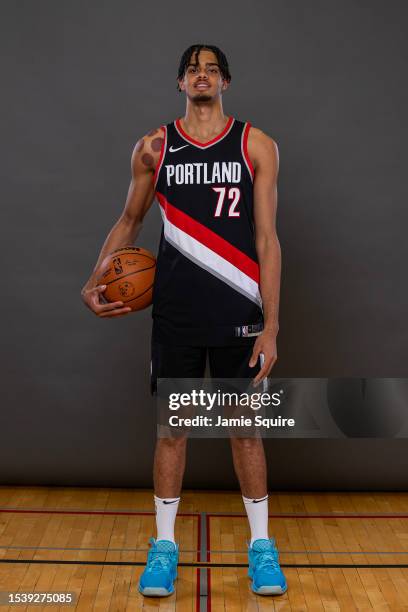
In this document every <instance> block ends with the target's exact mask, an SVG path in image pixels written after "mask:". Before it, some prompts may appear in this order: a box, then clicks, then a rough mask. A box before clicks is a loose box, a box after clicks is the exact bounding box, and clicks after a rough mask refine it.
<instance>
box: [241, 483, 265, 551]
mask: <svg viewBox="0 0 408 612" xmlns="http://www.w3.org/2000/svg"><path fill="white" fill-rule="evenodd" d="M242 499H243V501H244V506H245V510H246V513H247V515H248V520H249V527H250V529H251V544H250V545H251V546H252V544H253V543H254V542H255V540H259V539H263V540H269V536H268V495H266V496H265V497H261V498H259V499H256V498H255V499H253V498H248V497H244V496H242Z"/></svg>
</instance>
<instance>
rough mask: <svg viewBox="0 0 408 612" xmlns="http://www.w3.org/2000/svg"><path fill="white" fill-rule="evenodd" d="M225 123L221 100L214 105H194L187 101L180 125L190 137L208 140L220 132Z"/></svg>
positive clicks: (225, 118)
mask: <svg viewBox="0 0 408 612" xmlns="http://www.w3.org/2000/svg"><path fill="white" fill-rule="evenodd" d="M227 121H228V119H227V117H226V115H224V111H223V108H222V101H221V99H218V100H217V101H216V102H215V103H203V102H202V103H194V102H192V101H191V100H189V99H187V106H186V113H185V115H184V117H183V118H182V120H181V123H182V127H183V129H185V131H186V132H187V133H188V134H190V135H191V136H193V137H194V136H196V137H198V138H199V139H200V138H202V139H208V137H209V136H211V135H212V134H218V133H219V132H221V131H222V130H223V129H224V127H225V125H226V123H227Z"/></svg>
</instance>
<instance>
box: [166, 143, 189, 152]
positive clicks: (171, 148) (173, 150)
mask: <svg viewBox="0 0 408 612" xmlns="http://www.w3.org/2000/svg"><path fill="white" fill-rule="evenodd" d="M188 146H189V145H183V146H182V147H178V148H177V149H175V148H174V147H173V146H171V147H169V151H170V153H175V152H176V151H180V149H184V147H188Z"/></svg>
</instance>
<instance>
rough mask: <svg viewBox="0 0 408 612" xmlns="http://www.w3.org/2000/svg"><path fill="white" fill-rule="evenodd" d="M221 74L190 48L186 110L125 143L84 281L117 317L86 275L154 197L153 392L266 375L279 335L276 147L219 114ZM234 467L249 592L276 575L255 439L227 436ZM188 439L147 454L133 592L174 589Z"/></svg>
mask: <svg viewBox="0 0 408 612" xmlns="http://www.w3.org/2000/svg"><path fill="white" fill-rule="evenodd" d="M230 81H231V75H230V71H229V67H228V62H227V59H226V57H225V55H224V53H222V51H221V50H220V49H219V48H218V47H215V46H212V45H193V46H192V47H190V48H188V49H187V50H186V51H185V53H184V54H183V56H182V58H181V62H180V67H179V72H178V77H177V84H178V89H179V91H181V92H185V95H186V112H185V115H184V117H180V118H179V119H176V120H175V121H174V122H173V121H172V122H170V123H168V124H167V125H163V126H162V127H161V128H159V129H154V130H153V131H151V132H149V133H148V134H146V135H145V136H144V137H143V138H141V139H140V140H139V141H138V142H137V143H136V146H135V148H134V151H133V154H132V160H131V168H132V180H131V183H130V188H129V193H128V196H127V201H126V204H125V207H124V210H123V212H122V214H121V216H120V217H119V219H118V221H117V222H116V223H115V225H114V226H113V228H112V230H111V231H110V233H109V235H108V237H107V238H106V241H105V243H104V245H103V247H102V250H101V253H100V255H99V258H98V261H97V263H96V266H95V269H94V271H93V273H92V275H91V277H90V279H89V280H88V282H87V283H86V285H85V286H84V288H83V289H82V298H83V300H84V302H85V304H86V305H87V306H88V307H89V308H90V309H91V310H92V311H93V312H94V313H95V314H96V315H98V316H99V317H101V318H108V317H118V316H123V315H126V314H127V313H128V312H129V311H130V308H129V307H126V306H124V304H123V302H120V301H118V302H114V303H110V304H106V303H102V302H101V300H100V295H101V292H102V291H103V286H98V285H97V283H96V280H95V279H96V278H97V276H98V268H99V265H100V264H101V262H102V261H103V259H104V258H105V256H106V255H107V254H109V253H110V252H111V251H113V250H114V249H117V248H119V247H122V246H125V245H129V244H134V242H135V239H136V237H137V235H138V233H139V231H140V228H141V225H142V221H143V218H144V216H145V214H146V213H147V211H148V209H149V207H150V206H151V204H152V202H153V200H154V198H156V199H157V201H158V203H159V205H160V210H161V213H162V217H163V228H162V234H161V241H160V246H159V253H158V258H157V272H156V278H155V285H154V290H153V309H152V316H153V330H152V346H151V357H152V358H151V390H152V393H155V392H156V380H157V378H159V377H160V378H173V377H176V378H177V377H179V378H201V377H202V376H203V375H204V370H205V363H206V355H207V354H208V358H209V365H210V373H211V376H213V377H216V378H233V377H238V378H253V381H254V383H255V384H258V383H260V382H261V381H263V380H265V378H266V377H267V376H268V374H269V372H270V371H271V368H272V366H273V365H274V363H275V361H276V359H277V354H276V336H277V333H278V303H279V284H280V260H281V256H280V246H279V242H278V238H277V235H276V229H275V214H276V205H277V176H278V165H279V161H278V149H277V145H276V143H275V142H274V140H272V138H270V137H269V136H267V135H266V134H265V133H263V132H262V131H261V130H259V129H257V128H254V127H251V124H250V123H248V122H242V121H240V120H238V119H236V118H234V117H232V116H227V115H225V114H224V111H223V106H222V94H223V92H224V91H225V90H226V89H227V88H228V86H229V83H230ZM231 446H232V453H233V461H234V468H235V471H236V474H237V477H238V480H239V483H240V487H241V492H242V496H243V502H244V506H245V509H246V512H247V515H248V519H249V527H250V531H251V541H250V542H249V548H248V557H249V576H250V577H251V578H252V583H251V584H252V589H253V591H254V592H255V593H259V594H265V595H268V594H272V595H273V594H282V593H284V592H285V591H286V589H287V585H286V580H285V577H284V575H283V573H282V572H281V569H280V566H279V562H278V552H277V549H276V545H275V542H274V540H273V539H272V538H270V537H269V534H268V493H267V478H266V462H265V455H264V449H263V444H262V439H261V438H239V439H237V438H231ZM185 454H186V439H185V438H172V439H168V438H161V439H159V440H158V441H157V444H156V450H155V459H154V501H155V508H156V526H157V536H156V539H154V538H151V540H150V543H151V545H152V546H151V548H150V550H149V553H148V561H147V565H146V568H145V570H144V572H143V574H142V576H141V578H140V583H139V590H140V592H141V593H143V594H144V595H152V596H166V595H170V594H171V593H173V592H174V584H173V583H174V580H175V578H176V576H177V561H178V552H179V551H178V545H177V544H176V542H175V539H174V523H175V518H176V514H177V509H178V505H179V501H180V491H181V485H182V478H183V473H184V467H185Z"/></svg>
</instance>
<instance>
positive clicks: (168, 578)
mask: <svg viewBox="0 0 408 612" xmlns="http://www.w3.org/2000/svg"><path fill="white" fill-rule="evenodd" d="M149 544H151V548H150V550H149V552H148V554H147V564H146V567H145V569H144V571H143V573H142V575H141V576H140V580H139V592H140V593H142V595H146V596H148V597H167V595H171V594H172V593H174V584H173V582H174V580H175V579H176V578H177V563H178V556H179V549H178V546H177V544H174V543H173V542H170V541H169V540H155V539H154V538H150V540H149Z"/></svg>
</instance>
